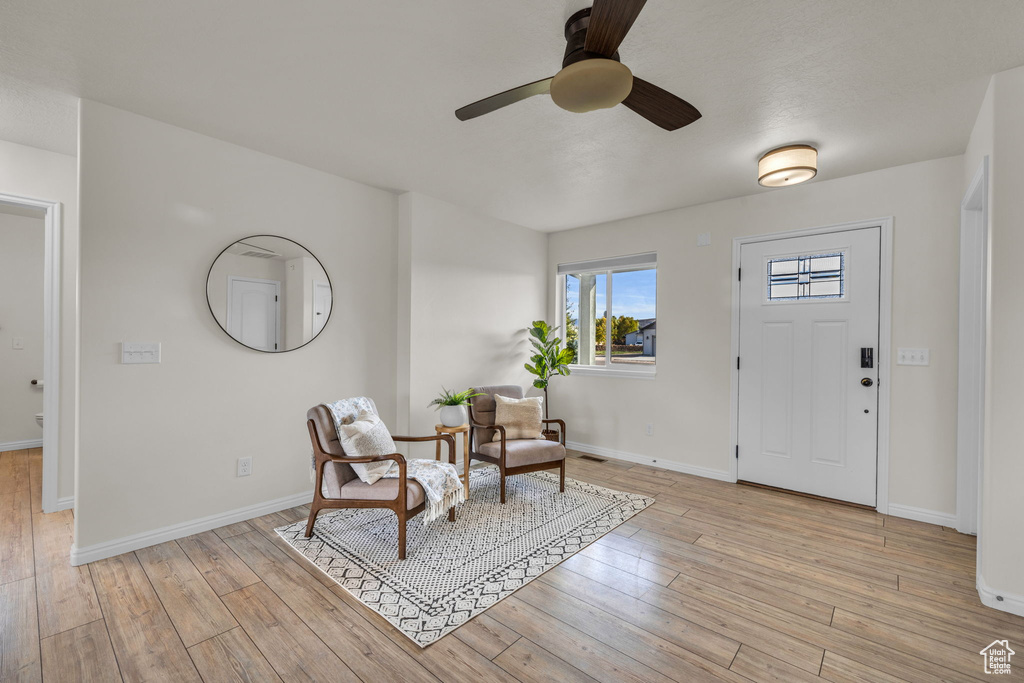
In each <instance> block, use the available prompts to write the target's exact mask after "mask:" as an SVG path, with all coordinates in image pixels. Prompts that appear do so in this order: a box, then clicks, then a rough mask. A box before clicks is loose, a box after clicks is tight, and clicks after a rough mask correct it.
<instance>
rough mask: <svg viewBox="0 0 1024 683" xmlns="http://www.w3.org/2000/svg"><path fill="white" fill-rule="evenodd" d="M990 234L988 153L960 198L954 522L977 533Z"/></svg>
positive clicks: (983, 425) (978, 522)
mask: <svg viewBox="0 0 1024 683" xmlns="http://www.w3.org/2000/svg"><path fill="white" fill-rule="evenodd" d="M988 237H989V236H988V157H987V156H986V157H985V158H984V159H982V160H981V165H980V166H979V167H978V171H977V172H976V173H975V174H974V179H973V180H972V181H971V185H970V187H969V188H968V189H967V192H966V193H965V194H964V198H963V201H961V203H960V308H959V316H958V317H959V321H958V326H959V340H958V354H957V355H958V363H959V368H958V376H957V430H956V431H957V446H956V452H957V455H956V469H957V476H956V520H955V526H956V530H957V531H959V532H960V533H962V534H977V533H978V528H979V526H980V524H981V515H980V514H979V512H978V506H979V503H980V502H981V498H980V495H979V490H978V484H979V482H980V481H981V467H982V461H981V454H982V452H983V449H984V446H985V364H986V362H987V360H986V357H985V346H986V326H987V313H986V310H987V307H988V305H987V302H988V291H987V290H988Z"/></svg>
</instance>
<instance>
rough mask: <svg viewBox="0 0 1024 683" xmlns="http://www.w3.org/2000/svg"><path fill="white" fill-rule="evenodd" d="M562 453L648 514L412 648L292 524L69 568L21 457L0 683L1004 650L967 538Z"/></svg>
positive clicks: (4, 474)
mask: <svg viewBox="0 0 1024 683" xmlns="http://www.w3.org/2000/svg"><path fill="white" fill-rule="evenodd" d="M572 455H573V457H572V458H571V459H570V460H569V465H568V473H569V476H571V477H573V478H575V479H581V480H586V481H591V482H595V483H597V484H601V485H605V486H609V487H613V488H617V489H621V490H625V491H635V492H638V493H644V494H647V495H651V496H653V497H655V498H656V499H657V503H656V504H655V505H654V506H652V507H651V508H649V509H648V510H646V511H644V512H643V513H642V514H640V515H638V516H637V517H635V518H633V519H632V520H630V522H628V523H627V524H624V525H622V526H620V527H619V528H618V529H616V530H615V531H614V532H612V533H610V534H608V535H607V536H605V537H603V538H601V539H600V540H599V541H598V542H596V543H594V544H593V545H591V546H589V547H588V548H586V549H585V550H583V551H582V552H580V553H579V554H577V555H575V556H574V557H572V558H570V559H569V560H567V561H565V562H564V563H562V564H561V565H560V566H558V567H556V568H555V569H553V570H551V571H550V572H548V573H546V574H544V575H543V576H542V577H540V579H539V580H537V581H534V582H533V583H531V584H529V585H527V586H526V587H524V588H522V589H521V590H519V591H518V592H516V593H515V594H514V595H512V596H511V597H509V598H507V599H505V600H503V601H502V602H500V603H498V604H497V605H496V606H495V607H493V608H491V609H490V610H488V611H487V612H485V613H484V614H482V615H481V616H478V617H477V618H475V619H473V620H472V621H470V622H469V623H467V624H466V625H465V626H463V627H461V628H460V629H458V630H457V631H455V632H454V633H453V634H452V635H450V636H448V637H445V638H444V639H442V640H441V641H439V642H438V643H436V644H434V645H432V646H431V647H429V648H427V649H426V650H420V649H419V648H418V647H416V646H415V645H413V644H412V643H411V642H410V641H408V640H407V639H406V638H405V637H404V636H402V635H401V634H400V633H398V632H397V631H396V630H395V629H394V628H392V627H391V626H390V625H389V624H388V623H387V622H385V621H384V620H383V619H382V618H380V617H379V616H377V615H376V614H375V613H373V612H371V611H370V610H368V609H366V608H364V607H363V606H362V605H361V604H360V603H359V602H358V601H356V600H355V599H354V598H352V597H351V596H350V595H349V594H348V593H346V592H345V591H344V590H343V589H341V588H340V587H339V586H337V585H336V584H334V583H333V582H332V581H330V580H329V579H327V578H326V577H325V576H323V575H322V574H320V573H319V572H318V571H317V570H316V569H314V568H313V567H312V566H310V565H309V564H308V563H307V562H305V561H304V560H303V559H302V558H301V557H300V556H298V555H297V554H296V553H294V552H293V551H292V550H291V549H290V548H289V546H287V545H286V544H285V543H284V542H282V541H281V540H280V539H279V538H278V537H277V535H276V534H275V533H274V531H273V529H274V527H276V526H280V525H282V524H285V523H288V522H292V521H295V520H298V519H302V518H304V517H305V515H306V513H307V509H306V508H304V507H300V508H295V509H292V510H287V511H285V512H280V513H275V514H272V515H266V516H264V517H260V518H258V519H253V520H250V521H248V522H241V523H238V524H232V525H230V526H227V527H223V528H220V529H216V530H214V531H210V532H206V533H202V534H197V535H195V536H191V537H189V538H185V539H181V540H179V541H176V542H175V541H172V542H169V543H164V544H161V545H158V546H154V547H152V548H146V549H144V550H139V551H137V552H134V553H128V554H125V555H121V556H118V557H114V558H110V559H107V560H102V561H100V562H95V563H93V564H92V565H89V566H87V567H78V568H73V567H70V566H69V565H68V562H67V555H68V548H69V546H70V543H71V522H72V513H71V512H70V511H66V512H61V513H56V514H53V515H42V514H41V510H40V508H39V488H40V472H41V453H40V452H39V451H38V449H36V450H28V451H13V452H7V453H2V454H0V648H2V649H0V680H3V681H8V680H17V681H38V680H40V679H41V678H42V679H45V680H47V681H118V680H124V681H142V680H154V681H155V680H162V681H173V682H180V681H199V680H203V681H279V680H284V681H310V680H317V681H437V680H443V681H473V682H476V681H514V680H520V681H545V680H547V681H556V680H557V681H593V680H598V681H635V682H638V683H639V682H641V681H658V682H663V683H668V682H669V681H680V682H681V681H702V680H717V679H724V680H729V681H746V680H748V679H749V680H755V681H811V680H820V679H825V680H829V681H837V682H846V681H872V682H873V681H896V680H908V681H934V680H947V681H960V680H972V679H974V680H987V679H988V677H987V676H986V675H985V674H984V673H983V668H982V659H981V656H980V655H979V654H978V652H979V650H981V649H982V648H983V647H984V646H986V645H988V644H989V643H990V642H992V641H993V640H995V639H997V638H998V639H1005V638H1008V639H1009V640H1010V643H1011V646H1012V647H1016V648H1017V650H1018V651H1022V650H1021V647H1024V619H1021V618H1018V617H1014V616H1011V615H1008V614H1005V613H1002V612H998V611H995V610H991V609H988V608H986V607H984V606H982V605H981V603H980V602H979V601H978V597H977V594H976V593H975V591H974V588H973V586H974V546H975V544H974V539H973V538H972V537H970V536H963V535H961V534H958V533H956V532H955V531H953V530H950V529H946V528H941V527H936V526H931V525H928V524H922V523H918V522H911V521H907V520H903V519H899V518H894V517H886V516H883V515H879V514H876V513H874V512H869V511H864V510H860V509H854V508H850V507H845V506H841V505H836V504H832V503H827V502H822V501H817V500H810V499H806V498H801V497H797V496H791V495H786V494H783V493H778V492H773V491H766V490H761V489H755V488H750V487H744V486H736V485H733V484H725V483H722V482H716V481H711V480H706V479H700V478H696V477H691V476H687V475H683V474H677V473H674V472H669V471H665V470H659V469H655V468H650V467H643V466H638V465H630V464H628V463H622V462H615V461H607V462H602V463H598V462H591V461H588V460H585V459H580V458H578V457H576V456H578V455H579V454H576V453H573V454H572ZM1020 656H1021V657H1022V659H1021V663H1020V665H1019V667H1017V666H1015V667H1014V668H1015V672H1014V673H1015V675H1014V676H1011V677H1009V678H1020V677H1021V673H1022V672H1024V654H1022V655H1020Z"/></svg>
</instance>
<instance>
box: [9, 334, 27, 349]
mask: <svg viewBox="0 0 1024 683" xmlns="http://www.w3.org/2000/svg"><path fill="white" fill-rule="evenodd" d="M11 348H12V349H14V350H15V351H23V350H24V349H25V338H24V337H14V338H13V339H11Z"/></svg>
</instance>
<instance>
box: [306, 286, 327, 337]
mask: <svg viewBox="0 0 1024 683" xmlns="http://www.w3.org/2000/svg"><path fill="white" fill-rule="evenodd" d="M330 315H331V286H330V285H329V284H327V283H326V282H314V283H313V336H311V337H310V339H315V338H316V336H317V335H318V334H320V330H322V329H324V325H326V324H327V318H328V317H329V316H330Z"/></svg>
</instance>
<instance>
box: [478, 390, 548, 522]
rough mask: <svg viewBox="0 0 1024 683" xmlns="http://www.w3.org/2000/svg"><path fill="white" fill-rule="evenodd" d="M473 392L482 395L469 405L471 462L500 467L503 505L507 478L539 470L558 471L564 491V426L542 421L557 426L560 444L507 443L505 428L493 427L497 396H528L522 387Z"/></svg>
mask: <svg viewBox="0 0 1024 683" xmlns="http://www.w3.org/2000/svg"><path fill="white" fill-rule="evenodd" d="M470 391H472V392H473V393H474V394H481V395H480V396H476V397H474V398H473V399H471V400H470V403H469V431H470V449H469V450H470V452H469V458H470V460H483V461H484V462H489V463H492V464H495V465H497V466H498V469H499V470H500V471H501V502H502V504H504V503H505V477H510V476H513V475H516V474H525V473H527V472H537V471H539V470H553V469H558V470H559V476H560V477H561V485H560V488H559V490H560V491H562V492H564V491H565V422H563V421H562V420H543V421H542V422H543V423H544V424H545V425H550V424H557V425H558V427H559V435H558V436H559V440H558V441H548V440H547V439H506V438H505V428H504V427H502V426H501V425H496V424H494V411H495V409H496V404H495V401H494V396H495V394H498V395H500V396H506V397H508V398H523V397H524V396H525V395H526V394H525V393H524V392H523V388H522V387H520V386H516V385H514V384H512V385H501V386H492V387H473V388H472V389H471V390H470ZM496 431H497V432H498V433H499V434H500V435H501V440H500V441H492V440H491V439H492V438H494V433H495V432H496Z"/></svg>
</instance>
